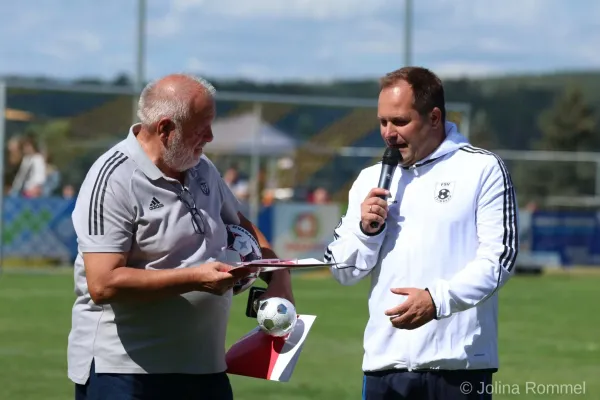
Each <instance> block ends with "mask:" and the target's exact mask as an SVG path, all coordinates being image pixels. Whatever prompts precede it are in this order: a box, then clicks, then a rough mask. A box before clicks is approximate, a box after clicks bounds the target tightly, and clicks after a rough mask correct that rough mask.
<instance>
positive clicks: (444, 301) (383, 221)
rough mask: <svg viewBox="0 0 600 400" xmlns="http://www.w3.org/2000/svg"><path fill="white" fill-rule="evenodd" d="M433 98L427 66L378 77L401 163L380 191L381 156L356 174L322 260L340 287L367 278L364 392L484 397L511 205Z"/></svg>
mask: <svg viewBox="0 0 600 400" xmlns="http://www.w3.org/2000/svg"><path fill="white" fill-rule="evenodd" d="M444 104H445V99H444V90H443V86H442V83H441V81H440V80H439V78H438V77H437V76H436V75H435V74H433V73H432V72H430V71H429V70H427V69H424V68H416V67H405V68H402V69H400V70H397V71H394V72H392V73H390V74H388V75H386V76H385V77H384V78H382V80H381V91H380V95H379V104H378V118H379V121H380V127H381V135H382V137H383V140H384V143H385V145H386V146H387V147H393V148H397V149H399V151H400V154H401V161H400V164H399V165H398V167H397V168H396V169H395V173H394V175H393V178H392V183H391V186H390V190H389V191H386V190H384V189H381V188H376V186H377V182H378V180H379V175H380V172H381V163H379V164H377V165H374V166H371V167H368V168H366V169H364V170H363V171H361V173H360V174H359V176H358V178H357V179H356V181H355V182H354V184H353V186H352V188H351V190H350V193H349V204H348V210H347V213H346V215H345V216H344V217H343V218H342V220H341V222H340V224H339V225H338V226H337V227H336V228H335V230H334V240H333V242H332V243H330V244H329V246H327V250H326V253H325V256H324V259H325V261H326V262H332V261H333V262H336V263H340V265H339V266H336V267H333V268H332V273H333V276H334V277H335V279H336V280H338V281H339V282H340V283H341V284H343V285H352V284H355V283H357V282H358V281H360V280H361V279H363V278H365V277H367V276H370V277H371V291H370V298H369V301H368V303H369V321H368V323H367V327H366V330H365V333H364V349H365V353H364V359H363V366H362V367H363V371H364V384H363V398H364V399H367V400H375V399H420V400H421V399H471V398H473V399H475V398H476V399H490V398H491V393H487V392H489V390H486V386H487V387H488V388H489V387H490V386H488V385H490V384H492V374H493V373H494V372H495V371H497V369H498V351H497V339H498V336H497V333H498V329H497V316H498V297H497V294H498V289H499V288H501V287H502V286H503V285H504V284H505V283H506V281H507V280H508V279H509V277H510V276H511V273H512V272H513V267H514V265H515V260H516V257H517V251H518V238H517V232H518V225H517V224H518V223H517V203H516V199H515V193H514V188H513V185H512V182H511V178H510V175H509V173H508V170H507V168H506V167H505V165H504V163H503V162H502V160H501V159H500V158H499V157H498V156H496V155H494V154H493V153H491V152H488V151H485V150H481V149H478V148H474V147H472V146H470V145H469V143H468V141H467V140H466V138H465V137H464V136H462V135H461V134H460V133H459V132H458V131H457V128H456V125H454V124H452V123H450V122H446V115H445V114H446V112H445V106H444ZM380 196H383V197H386V199H385V200H384V199H382V198H381V197H380ZM373 221H376V222H378V223H379V226H378V227H377V228H373V227H372V226H371V222H373Z"/></svg>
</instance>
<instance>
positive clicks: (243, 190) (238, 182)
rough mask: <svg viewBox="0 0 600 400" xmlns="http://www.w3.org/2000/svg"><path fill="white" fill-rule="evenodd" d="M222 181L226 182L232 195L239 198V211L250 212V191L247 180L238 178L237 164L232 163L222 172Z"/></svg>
mask: <svg viewBox="0 0 600 400" xmlns="http://www.w3.org/2000/svg"><path fill="white" fill-rule="evenodd" d="M223 181H225V183H226V184H227V186H228V187H229V189H230V190H231V192H232V193H233V195H234V196H235V197H236V198H237V199H238V200H239V202H240V205H241V211H243V212H245V213H249V212H250V205H249V201H250V191H249V184H248V181H247V180H245V179H242V178H240V173H239V169H238V166H237V165H236V164H232V165H231V166H230V167H229V168H228V169H227V171H225V173H224V174H223Z"/></svg>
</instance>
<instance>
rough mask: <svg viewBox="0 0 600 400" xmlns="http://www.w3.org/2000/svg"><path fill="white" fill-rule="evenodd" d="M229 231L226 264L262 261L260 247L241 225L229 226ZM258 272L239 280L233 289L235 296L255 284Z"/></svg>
mask: <svg viewBox="0 0 600 400" xmlns="http://www.w3.org/2000/svg"><path fill="white" fill-rule="evenodd" d="M225 228H226V230H227V247H225V262H226V263H229V264H231V265H236V264H238V263H242V262H247V261H254V260H260V259H262V252H261V251H260V245H259V244H258V242H257V241H256V239H255V238H254V236H252V235H251V234H250V232H248V231H247V230H246V229H244V228H242V227H241V226H239V225H233V224H229V225H226V226H225ZM257 278H258V272H255V273H252V274H250V275H249V276H247V277H245V278H244V279H241V280H239V281H238V282H237V283H236V284H235V286H234V287H233V295H234V296H235V295H238V294H240V293H242V292H244V291H245V290H246V289H248V288H249V287H250V286H252V285H253V284H254V282H255V281H256V279H257Z"/></svg>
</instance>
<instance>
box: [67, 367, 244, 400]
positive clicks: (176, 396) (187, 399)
mask: <svg viewBox="0 0 600 400" xmlns="http://www.w3.org/2000/svg"><path fill="white" fill-rule="evenodd" d="M205 399H206V400H233V392H232V389H231V385H230V383H229V377H228V376H227V374H226V373H224V372H223V373H219V374H208V375H187V374H97V373H96V372H95V370H94V363H92V369H91V372H90V379H88V381H87V383H86V384H85V385H75V400H205Z"/></svg>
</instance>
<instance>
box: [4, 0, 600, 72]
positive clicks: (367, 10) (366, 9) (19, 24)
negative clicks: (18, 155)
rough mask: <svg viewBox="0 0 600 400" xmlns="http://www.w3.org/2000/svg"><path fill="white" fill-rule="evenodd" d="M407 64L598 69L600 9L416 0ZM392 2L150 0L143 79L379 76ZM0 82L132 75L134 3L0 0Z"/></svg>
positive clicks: (534, 2) (515, 1) (398, 6)
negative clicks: (16, 77)
mask: <svg viewBox="0 0 600 400" xmlns="http://www.w3.org/2000/svg"><path fill="white" fill-rule="evenodd" d="M414 3H415V4H414V12H415V22H414V42H413V49H414V53H413V64H418V65H423V66H427V67H429V68H432V69H433V70H434V71H436V72H438V73H439V74H440V75H441V76H444V77H451V76H452V77H456V76H482V75H498V74H512V73H522V72H544V71H552V70H557V69H558V70H564V69H594V68H595V69H600V50H599V49H600V18H599V16H600V1H597V0H414ZM403 4H404V2H403V1H402V0H368V1H366V0H148V25H147V29H148V49H147V59H146V71H147V77H148V78H155V77H157V76H160V75H164V74H168V73H171V72H193V73H198V74H202V75H206V76H210V77H217V78H233V77H244V78H251V79H256V80H260V81H281V80H292V79H293V80H329V79H332V78H344V79H346V78H361V77H377V76H379V75H381V74H383V73H385V72H387V71H389V70H392V69H395V68H397V67H399V66H401V64H402V62H403V52H404V49H403V37H404V26H403V23H404V6H403ZM0 10H2V15H3V17H4V18H3V23H2V24H0V75H4V74H20V75H46V76H53V77H59V78H79V77H94V76H100V77H103V78H112V77H114V76H115V75H117V74H118V73H120V72H127V73H131V72H133V71H134V68H135V65H134V59H135V55H134V48H135V46H134V34H135V29H136V27H135V15H136V1H135V0H102V1H99V0H19V1H15V0H10V1H9V0H0Z"/></svg>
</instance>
